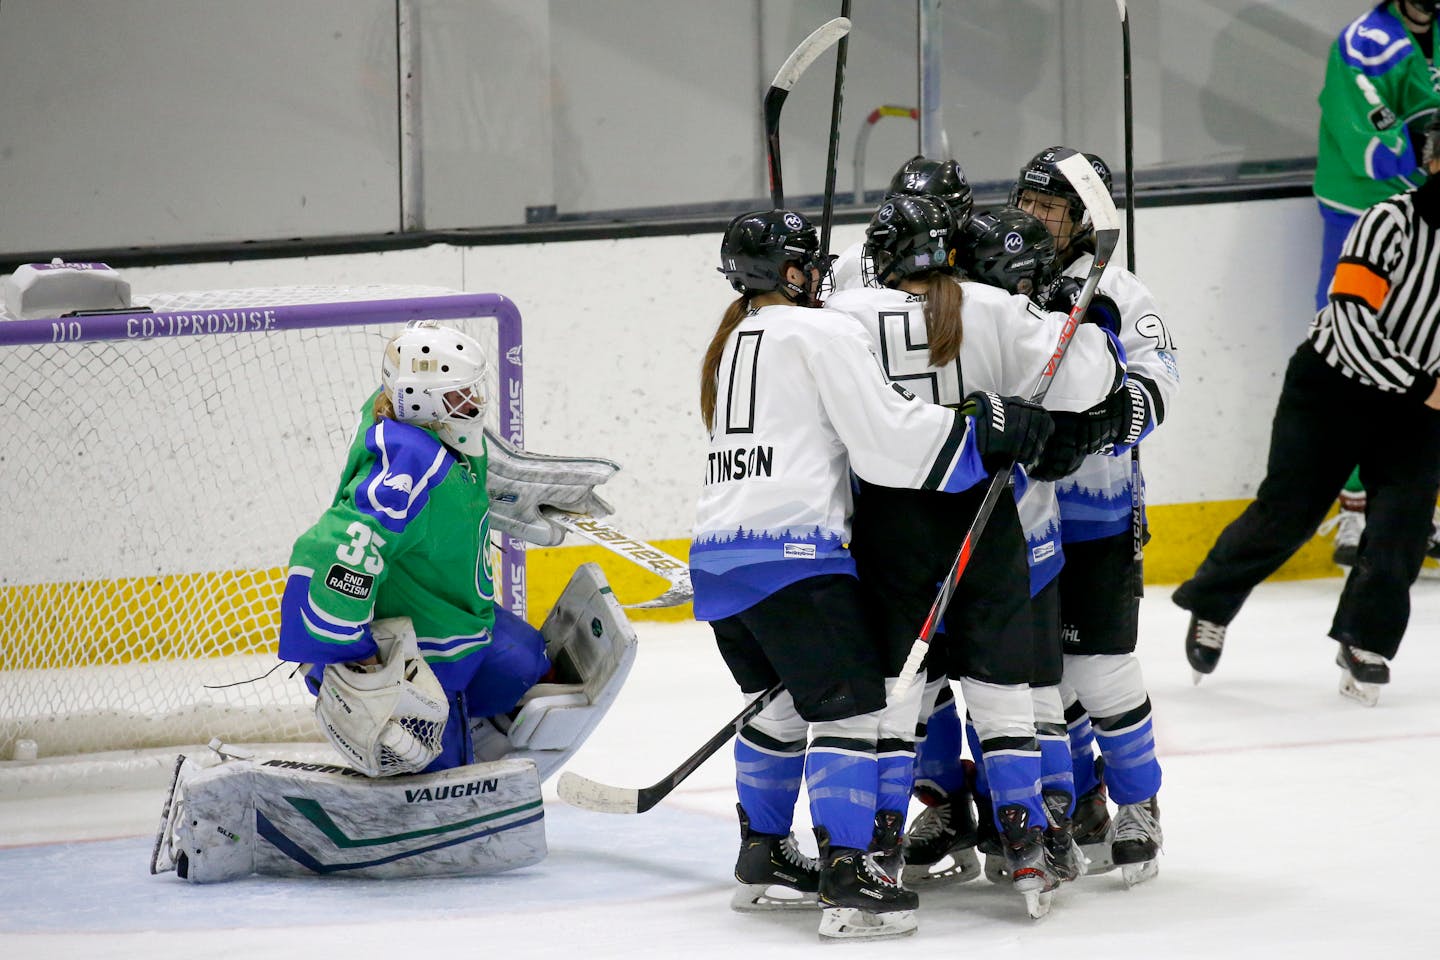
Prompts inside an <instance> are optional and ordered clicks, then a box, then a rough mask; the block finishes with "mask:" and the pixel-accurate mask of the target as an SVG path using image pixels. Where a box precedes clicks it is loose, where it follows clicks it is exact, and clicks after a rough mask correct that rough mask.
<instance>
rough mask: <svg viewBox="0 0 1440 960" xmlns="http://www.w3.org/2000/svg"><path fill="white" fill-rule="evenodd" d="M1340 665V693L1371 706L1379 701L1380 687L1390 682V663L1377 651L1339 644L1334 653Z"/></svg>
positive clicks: (1336, 661)
mask: <svg viewBox="0 0 1440 960" xmlns="http://www.w3.org/2000/svg"><path fill="white" fill-rule="evenodd" d="M1335 663H1336V664H1338V665H1339V667H1340V694H1341V696H1345V697H1349V698H1350V699H1351V700H1355V701H1358V702H1360V703H1363V704H1365V706H1367V707H1373V706H1375V704H1377V703H1379V702H1380V688H1381V687H1382V686H1384V685H1385V684H1387V683H1389V682H1390V664H1389V662H1388V661H1386V659H1385V658H1384V657H1382V656H1380V654H1378V653H1371V652H1370V651H1369V650H1361V649H1360V648H1359V647H1352V646H1350V645H1349V644H1348V643H1342V644H1340V649H1339V651H1338V652H1337V653H1336V654H1335Z"/></svg>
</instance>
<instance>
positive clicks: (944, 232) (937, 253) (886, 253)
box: [861, 196, 960, 286]
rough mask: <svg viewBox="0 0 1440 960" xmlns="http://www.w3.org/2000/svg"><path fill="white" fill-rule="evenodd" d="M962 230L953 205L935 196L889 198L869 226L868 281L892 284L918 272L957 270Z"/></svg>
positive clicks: (863, 263) (862, 262) (866, 245)
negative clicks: (956, 221) (956, 259)
mask: <svg viewBox="0 0 1440 960" xmlns="http://www.w3.org/2000/svg"><path fill="white" fill-rule="evenodd" d="M959 245H960V230H959V227H958V226H957V225H956V223H955V217H954V215H953V214H952V213H951V212H950V207H949V206H948V205H947V204H946V203H945V202H944V201H943V200H940V199H938V198H936V197H933V196H920V197H911V196H900V197H893V198H891V199H889V200H886V201H885V202H884V203H883V204H881V205H880V209H879V210H876V211H875V215H874V216H873V217H871V218H870V225H869V226H868V227H866V228H865V255H864V258H863V260H862V261H861V264H862V270H863V268H864V267H865V265H867V264H868V265H869V268H870V269H869V270H867V271H864V272H865V273H867V274H868V275H867V276H866V277H865V281H866V283H870V282H871V281H872V280H873V282H875V283H876V284H878V285H880V286H888V285H890V284H891V283H892V282H894V281H896V280H900V279H902V278H904V277H909V276H913V275H915V274H918V273H929V272H930V271H932V270H939V271H940V272H941V273H954V272H955V258H956V256H957V254H958V247H959Z"/></svg>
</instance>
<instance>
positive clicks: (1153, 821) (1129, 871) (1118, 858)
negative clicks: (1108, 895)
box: [1110, 797, 1165, 887]
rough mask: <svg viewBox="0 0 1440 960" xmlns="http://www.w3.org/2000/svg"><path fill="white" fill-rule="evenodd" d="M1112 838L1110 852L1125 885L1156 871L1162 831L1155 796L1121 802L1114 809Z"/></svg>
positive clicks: (1142, 879)
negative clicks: (1113, 837) (1131, 801)
mask: <svg viewBox="0 0 1440 960" xmlns="http://www.w3.org/2000/svg"><path fill="white" fill-rule="evenodd" d="M1113 829H1114V834H1115V840H1114V842H1113V843H1112V844H1111V847H1110V855H1111V857H1112V858H1113V859H1114V861H1115V865H1116V866H1118V867H1119V868H1120V876H1121V877H1122V878H1123V879H1124V880H1125V886H1127V887H1133V886H1135V885H1136V884H1137V883H1144V882H1145V881H1146V880H1149V879H1150V878H1152V877H1154V876H1155V875H1156V874H1158V873H1159V872H1160V862H1159V857H1160V851H1161V849H1162V848H1163V847H1164V845H1165V835H1164V834H1163V833H1161V831H1160V803H1159V798H1158V797H1151V798H1150V799H1149V800H1145V801H1142V802H1140V803H1122V804H1120V807H1119V809H1117V810H1116V811H1115V822H1114V827H1113Z"/></svg>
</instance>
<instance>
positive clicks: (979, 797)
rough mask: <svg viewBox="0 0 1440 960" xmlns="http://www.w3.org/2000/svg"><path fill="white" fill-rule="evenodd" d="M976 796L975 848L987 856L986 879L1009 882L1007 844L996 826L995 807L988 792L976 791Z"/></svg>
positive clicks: (992, 881) (993, 881) (994, 881)
mask: <svg viewBox="0 0 1440 960" xmlns="http://www.w3.org/2000/svg"><path fill="white" fill-rule="evenodd" d="M974 796H975V836H976V842H975V849H976V850H978V851H979V852H980V854H981V856H983V857H984V858H985V879H986V880H989V881H990V882H991V883H1009V882H1010V868H1009V865H1007V864H1006V862H1005V844H1004V843H1003V842H1002V841H1001V839H1000V831H999V830H997V829H996V828H995V813H994V809H995V808H994V807H993V806H991V803H990V796H989V795H988V794H985V793H981V792H980V791H976V792H975V794H974Z"/></svg>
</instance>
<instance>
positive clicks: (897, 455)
mask: <svg viewBox="0 0 1440 960" xmlns="http://www.w3.org/2000/svg"><path fill="white" fill-rule="evenodd" d="M718 388H719V389H718V391H717V394H718V395H717V398H716V404H715V425H714V429H712V430H711V432H710V445H709V453H708V455H707V458H706V462H705V473H704V478H703V486H702V488H701V492H700V498H699V504H698V507H697V511H696V522H695V530H694V539H693V541H692V543H691V547H690V568H691V580H692V584H693V586H694V588H695V618H696V619H697V620H719V619H721V618H723V617H727V616H730V615H732V614H735V613H739V612H740V611H742V610H745V609H747V608H748V607H750V606H752V605H753V604H755V603H757V602H758V601H760V600H762V599H764V598H765V597H767V596H769V595H770V594H772V593H774V592H775V591H777V590H779V589H781V588H782V587H785V586H787V585H789V584H791V583H794V582H796V581H798V580H802V579H805V578H807V577H814V576H819V575H821V574H827V573H840V574H849V575H852V576H853V575H854V573H855V562H854V560H853V559H852V558H851V556H850V548H849V543H850V514H851V509H852V505H853V502H852V497H851V484H850V471H851V470H852V469H853V470H854V472H855V473H856V474H858V475H859V476H861V477H863V478H865V479H866V480H869V481H871V482H873V483H877V484H881V485H883V486H889V487H905V488H914V489H926V490H944V491H950V492H956V491H960V490H966V489H969V488H970V487H972V486H974V485H975V484H976V483H978V482H979V481H980V480H982V479H983V478H984V477H985V475H986V474H985V468H984V466H983V465H982V464H981V462H980V455H979V452H978V451H977V450H976V449H975V442H974V438H973V437H972V436H971V432H970V424H971V418H969V417H964V416H960V415H959V414H958V413H957V412H956V411H954V410H946V409H942V408H940V407H937V406H934V405H933V404H930V403H925V402H924V401H922V400H920V399H919V398H917V397H915V396H914V395H913V394H911V393H909V392H907V391H905V390H903V389H900V388H897V386H896V385H895V384H892V383H889V382H888V381H887V380H886V378H885V376H884V374H883V373H882V371H881V369H880V365H879V364H878V363H877V362H876V357H875V355H874V354H873V353H872V352H871V349H870V339H869V337H868V336H867V335H866V333H865V330H864V329H863V328H862V327H861V326H860V325H859V324H858V323H856V322H855V320H854V319H852V318H851V317H849V316H847V315H845V314H843V313H838V312H836V311H834V310H828V309H812V308H806V307H795V306H788V305H773V306H766V307H761V308H759V309H757V310H753V311H752V312H751V313H750V315H749V316H747V317H746V318H745V319H744V320H742V321H741V323H740V325H739V326H738V327H737V328H736V329H735V331H734V332H733V333H732V334H731V335H730V338H729V340H728V341H727V342H726V344H725V349H724V353H723V355H722V357H721V361H720V371H719V383H718Z"/></svg>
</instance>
